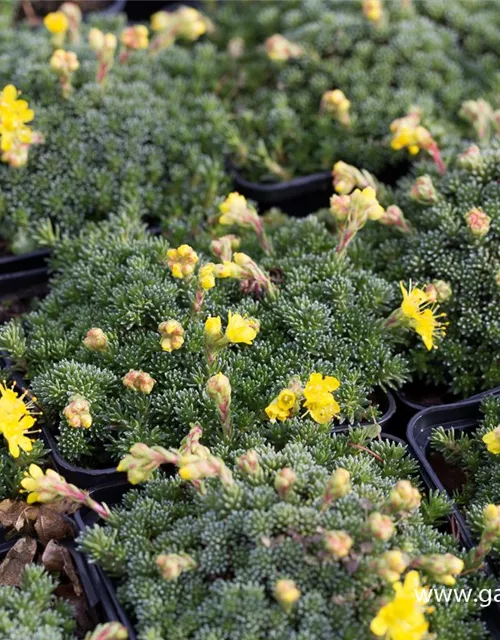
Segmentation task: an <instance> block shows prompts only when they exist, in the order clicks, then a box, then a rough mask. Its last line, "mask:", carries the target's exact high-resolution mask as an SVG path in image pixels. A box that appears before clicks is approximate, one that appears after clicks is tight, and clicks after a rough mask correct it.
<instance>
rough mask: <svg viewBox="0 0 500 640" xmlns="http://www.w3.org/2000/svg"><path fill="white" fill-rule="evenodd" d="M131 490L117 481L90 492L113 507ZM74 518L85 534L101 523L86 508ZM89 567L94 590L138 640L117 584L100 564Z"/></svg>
mask: <svg viewBox="0 0 500 640" xmlns="http://www.w3.org/2000/svg"><path fill="white" fill-rule="evenodd" d="M130 489H131V485H130V484H129V483H128V482H123V481H121V482H120V481H117V482H111V483H109V484H107V485H103V486H102V487H99V488H97V489H94V490H93V491H91V492H90V495H91V496H92V498H93V499H94V500H97V501H98V502H101V503H102V502H103V503H105V504H107V505H108V506H109V507H112V506H113V505H115V504H117V503H118V502H120V500H121V499H122V497H123V496H124V495H125V493H127V491H129V490H130ZM73 518H74V523H75V526H76V529H77V531H78V532H79V533H83V532H84V531H85V529H86V528H87V527H91V526H93V525H94V524H96V522H98V521H99V516H98V515H97V514H96V513H95V512H94V511H91V510H90V509H85V508H84V509H80V510H79V511H77V512H76V513H75V514H74V516H73ZM87 566H88V571H89V577H90V578H91V580H92V582H93V589H94V590H95V591H96V593H98V594H99V597H100V598H101V599H102V601H104V602H106V603H108V607H109V610H110V611H112V612H114V615H116V618H115V619H116V620H118V622H121V624H122V625H123V626H124V627H125V628H126V629H127V631H128V640H136V637H137V636H136V634H135V631H134V627H133V625H132V623H131V622H130V618H129V617H128V615H127V614H126V613H125V610H124V609H123V607H122V605H121V604H120V601H119V600H118V596H117V595H116V586H115V584H113V581H112V580H111V579H110V578H109V577H108V576H107V575H106V574H105V573H104V571H103V570H102V569H101V567H100V566H99V565H98V564H94V563H87Z"/></svg>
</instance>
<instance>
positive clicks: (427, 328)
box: [399, 282, 448, 351]
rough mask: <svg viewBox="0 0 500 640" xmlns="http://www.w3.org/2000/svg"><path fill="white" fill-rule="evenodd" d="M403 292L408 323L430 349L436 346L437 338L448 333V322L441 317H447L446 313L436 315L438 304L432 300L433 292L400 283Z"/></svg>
mask: <svg viewBox="0 0 500 640" xmlns="http://www.w3.org/2000/svg"><path fill="white" fill-rule="evenodd" d="M399 286H400V287H401V292H402V294H403V302H402V303H401V312H402V315H403V319H404V320H405V321H406V323H407V325H408V326H409V327H410V328H411V329H414V330H415V332H416V333H418V335H419V336H420V337H421V338H422V341H423V343H424V345H425V347H426V348H427V349H428V350H429V351H430V350H431V349H433V348H436V345H435V344H434V341H435V339H439V338H442V337H443V336H444V335H445V334H446V327H447V324H448V323H446V322H443V321H442V320H440V319H439V318H445V317H446V314H445V313H441V314H438V315H436V313H435V311H436V309H437V306H436V304H435V303H434V302H433V301H432V297H431V293H430V292H427V291H424V290H423V289H419V288H418V287H413V288H412V287H411V283H410V286H409V287H408V290H407V289H406V287H405V286H404V285H403V283H402V282H400V283H399Z"/></svg>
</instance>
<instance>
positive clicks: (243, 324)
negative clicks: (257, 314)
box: [205, 311, 260, 344]
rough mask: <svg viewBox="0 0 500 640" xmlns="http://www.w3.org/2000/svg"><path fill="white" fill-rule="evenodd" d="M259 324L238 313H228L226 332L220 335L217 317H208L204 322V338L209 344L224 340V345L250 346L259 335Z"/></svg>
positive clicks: (220, 321)
mask: <svg viewBox="0 0 500 640" xmlns="http://www.w3.org/2000/svg"><path fill="white" fill-rule="evenodd" d="M259 329H260V326H259V322H258V321H257V320H255V318H247V317H244V316H242V315H241V314H239V313H234V314H233V313H231V311H229V313H228V319H227V327H226V332H225V333H224V334H223V333H222V320H221V319H220V317H219V316H216V317H210V318H208V319H207V321H206V322H205V337H206V339H207V340H208V341H209V342H212V343H213V342H217V341H220V340H225V341H226V344H227V343H229V342H232V343H234V344H237V343H240V342H242V343H244V344H252V342H253V341H254V340H255V338H256V336H257V334H258V333H259Z"/></svg>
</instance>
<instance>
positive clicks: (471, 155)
mask: <svg viewBox="0 0 500 640" xmlns="http://www.w3.org/2000/svg"><path fill="white" fill-rule="evenodd" d="M457 166H458V167H460V168H461V169H466V170H467V171H474V170H478V169H480V168H481V167H482V166H483V157H482V155H481V150H480V148H479V147H478V146H477V145H476V144H472V145H471V146H470V147H468V148H467V149H466V150H465V151H464V152H463V153H461V154H460V155H459V156H458V158H457Z"/></svg>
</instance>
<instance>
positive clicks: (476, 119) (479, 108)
mask: <svg viewBox="0 0 500 640" xmlns="http://www.w3.org/2000/svg"><path fill="white" fill-rule="evenodd" d="M459 115H460V116H461V117H462V118H463V119H464V120H467V121H468V122H470V124H472V126H473V127H474V130H475V131H476V134H477V136H478V138H479V139H480V140H487V139H488V138H489V137H490V135H491V126H492V123H493V120H494V112H493V108H492V106H491V105H490V103H489V102H487V101H486V100H484V99H483V98H479V99H478V100H466V101H465V102H464V103H462V106H461V108H460V111H459Z"/></svg>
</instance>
